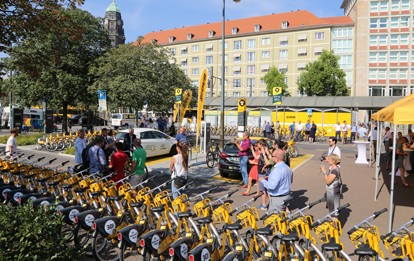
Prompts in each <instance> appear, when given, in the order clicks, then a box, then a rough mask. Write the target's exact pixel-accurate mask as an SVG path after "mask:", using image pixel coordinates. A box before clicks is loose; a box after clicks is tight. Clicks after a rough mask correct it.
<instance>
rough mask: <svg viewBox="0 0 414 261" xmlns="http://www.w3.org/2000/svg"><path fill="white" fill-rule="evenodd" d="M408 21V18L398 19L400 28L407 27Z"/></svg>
mask: <svg viewBox="0 0 414 261" xmlns="http://www.w3.org/2000/svg"><path fill="white" fill-rule="evenodd" d="M409 20H410V17H409V16H403V17H400V27H408V25H409Z"/></svg>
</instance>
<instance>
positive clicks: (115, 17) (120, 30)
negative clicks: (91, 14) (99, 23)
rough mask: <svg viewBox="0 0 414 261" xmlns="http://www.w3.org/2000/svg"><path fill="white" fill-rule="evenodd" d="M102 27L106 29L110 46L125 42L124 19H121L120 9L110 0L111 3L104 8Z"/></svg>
mask: <svg viewBox="0 0 414 261" xmlns="http://www.w3.org/2000/svg"><path fill="white" fill-rule="evenodd" d="M104 27H105V29H106V30H107V31H108V34H109V39H110V40H111V46H112V48H115V47H117V46H118V45H119V44H125V34H124V21H123V20H122V16H121V10H120V9H119V7H118V5H117V4H116V3H115V0H112V2H111V4H110V5H109V6H108V8H106V12H105V18H104Z"/></svg>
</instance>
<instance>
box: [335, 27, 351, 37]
mask: <svg viewBox="0 0 414 261" xmlns="http://www.w3.org/2000/svg"><path fill="white" fill-rule="evenodd" d="M332 36H333V37H352V28H334V29H332Z"/></svg>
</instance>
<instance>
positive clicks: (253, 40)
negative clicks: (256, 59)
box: [247, 39, 256, 49]
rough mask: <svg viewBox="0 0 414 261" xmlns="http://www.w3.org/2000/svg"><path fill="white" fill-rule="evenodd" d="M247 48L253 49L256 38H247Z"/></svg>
mask: <svg viewBox="0 0 414 261" xmlns="http://www.w3.org/2000/svg"><path fill="white" fill-rule="evenodd" d="M247 48H248V49H254V48H256V40H255V39H249V40H247Z"/></svg>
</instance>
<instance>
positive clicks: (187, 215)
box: [177, 211, 193, 219]
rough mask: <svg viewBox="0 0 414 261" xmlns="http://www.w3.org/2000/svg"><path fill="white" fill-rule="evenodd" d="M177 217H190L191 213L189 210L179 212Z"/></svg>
mask: <svg viewBox="0 0 414 261" xmlns="http://www.w3.org/2000/svg"><path fill="white" fill-rule="evenodd" d="M177 215H178V218H180V219H181V218H186V217H191V216H192V215H193V214H192V213H191V211H187V212H179V213H178V214H177Z"/></svg>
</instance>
